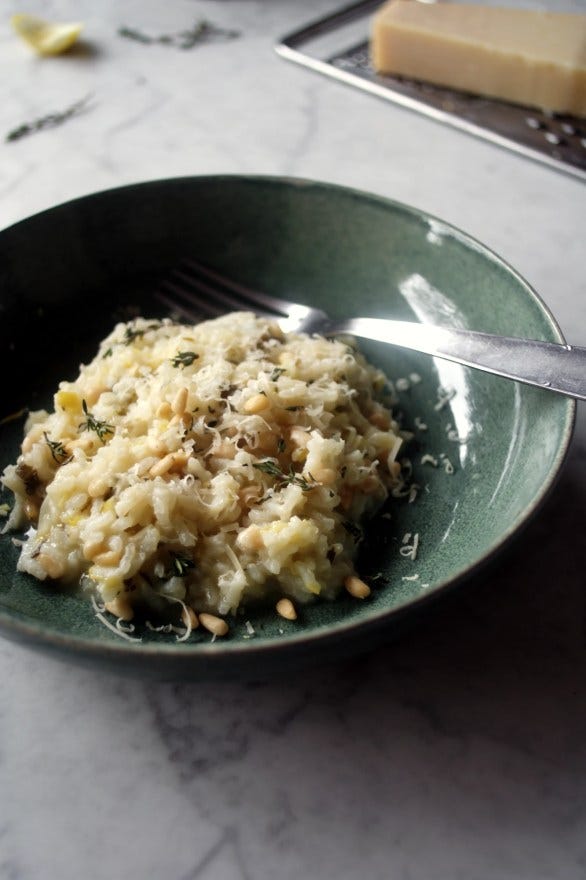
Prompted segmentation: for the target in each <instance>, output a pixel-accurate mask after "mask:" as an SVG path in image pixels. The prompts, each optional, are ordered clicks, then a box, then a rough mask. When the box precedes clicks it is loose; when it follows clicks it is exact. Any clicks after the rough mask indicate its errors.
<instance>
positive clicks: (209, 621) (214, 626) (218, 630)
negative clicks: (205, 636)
mask: <svg viewBox="0 0 586 880" xmlns="http://www.w3.org/2000/svg"><path fill="white" fill-rule="evenodd" d="M199 622H200V623H201V625H202V626H203V628H204V629H207V631H208V632H211V633H212V635H214V636H225V635H226V633H227V632H228V630H229V627H228V624H227V623H226V621H225V620H222V618H221V617H216V615H215V614H206V613H205V612H204V613H203V614H200V615H199Z"/></svg>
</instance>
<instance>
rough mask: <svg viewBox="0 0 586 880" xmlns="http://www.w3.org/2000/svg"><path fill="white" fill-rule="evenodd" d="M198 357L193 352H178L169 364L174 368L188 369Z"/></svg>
mask: <svg viewBox="0 0 586 880" xmlns="http://www.w3.org/2000/svg"><path fill="white" fill-rule="evenodd" d="M198 357H199V355H198V354H196V353H195V352H194V351H178V352H177V354H176V355H175V357H174V358H171V363H172V364H173V366H174V367H190V366H191V364H192V363H193V362H194V361H195V360H197V358H198Z"/></svg>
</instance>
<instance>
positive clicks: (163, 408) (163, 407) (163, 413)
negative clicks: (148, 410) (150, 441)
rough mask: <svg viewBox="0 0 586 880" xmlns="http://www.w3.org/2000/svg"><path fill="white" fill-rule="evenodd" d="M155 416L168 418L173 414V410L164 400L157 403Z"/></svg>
mask: <svg viewBox="0 0 586 880" xmlns="http://www.w3.org/2000/svg"><path fill="white" fill-rule="evenodd" d="M155 415H156V416H157V418H159V419H169V418H171V416H172V415H173V410H172V409H171V404H170V403H169V402H168V401H166V400H164V401H163V403H161V404H159V406H158V407H157V411H156V413H155Z"/></svg>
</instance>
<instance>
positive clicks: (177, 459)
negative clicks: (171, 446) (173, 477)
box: [149, 452, 187, 477]
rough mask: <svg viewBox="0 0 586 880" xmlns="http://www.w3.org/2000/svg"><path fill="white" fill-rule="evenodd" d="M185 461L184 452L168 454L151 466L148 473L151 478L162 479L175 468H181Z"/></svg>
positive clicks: (185, 455)
mask: <svg viewBox="0 0 586 880" xmlns="http://www.w3.org/2000/svg"><path fill="white" fill-rule="evenodd" d="M186 461H187V454H186V453H185V452H169V453H168V454H167V455H166V456H165V457H164V458H162V459H161V460H160V461H158V462H157V463H156V464H154V465H153V466H152V468H151V469H150V471H149V474H150V475H151V477H162V476H163V474H166V473H168V472H169V471H170V470H173V469H175V468H181V467H183V465H184V464H185V462H186Z"/></svg>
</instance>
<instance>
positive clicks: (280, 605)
mask: <svg viewBox="0 0 586 880" xmlns="http://www.w3.org/2000/svg"><path fill="white" fill-rule="evenodd" d="M275 609H276V611H277V614H280V615H281V617H284V618H285V620H297V612H296V610H295V605H294V604H293V602H292V601H291V599H279V601H278V602H277V604H276V605H275Z"/></svg>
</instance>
